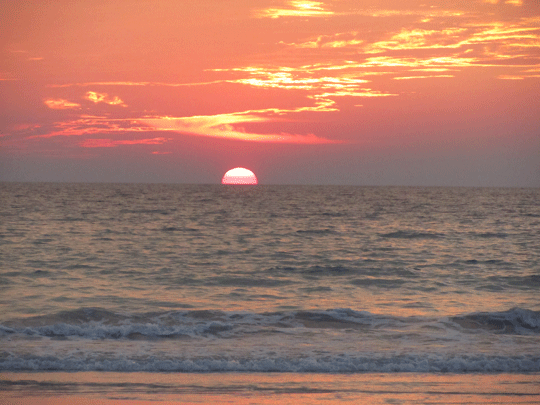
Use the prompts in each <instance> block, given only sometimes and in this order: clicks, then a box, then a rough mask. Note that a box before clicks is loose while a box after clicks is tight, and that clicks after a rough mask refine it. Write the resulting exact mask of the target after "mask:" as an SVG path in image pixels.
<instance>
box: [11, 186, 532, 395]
mask: <svg viewBox="0 0 540 405" xmlns="http://www.w3.org/2000/svg"><path fill="white" fill-rule="evenodd" d="M0 310H1V311H0V403H2V404H8V403H10V404H11V403H13V404H15V403H18V404H20V403H49V402H47V401H48V400H50V401H53V399H54V402H50V403H61V400H65V401H68V402H66V403H69V402H70V401H72V400H74V399H77V401H78V402H79V403H95V402H100V403H105V402H103V401H112V402H118V403H120V402H122V401H128V402H129V401H142V402H144V401H150V402H151V403H156V402H186V403H187V402H190V403H192V402H193V403H195V402H198V403H216V402H232V403H318V401H322V402H324V403H349V402H362V401H364V402H366V403H367V402H369V403H449V402H451V403H465V402H466V403H485V402H490V403H538V402H540V190H539V189H517V188H516V189H512V188H500V189H499V188H444V187H440V188H438V187H432V188H431V187H349V186H271V185H268V186H266V185H257V186H231V185H172V184H64V183H62V184H55V183H35V184H33V183H0ZM51 398H52V399H51ZM37 399H39V401H41V402H39V401H38V402H36V401H37ZM21 401H22V402H21ZM24 401H27V402H24ZM59 401H60V402H59ZM85 401H87V402H85ZM242 401H244V402H242ZM303 401H304V402H303ZM438 401H439V402H438ZM128 402H126V403H128ZM142 402H141V403H142ZM150 402H149V403H150ZM322 402H321V403H322Z"/></svg>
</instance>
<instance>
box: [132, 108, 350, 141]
mask: <svg viewBox="0 0 540 405" xmlns="http://www.w3.org/2000/svg"><path fill="white" fill-rule="evenodd" d="M268 121H269V120H268V119H267V118H264V117H261V116H258V115H255V114H253V113H232V114H217V115H208V116H193V117H150V118H143V119H139V120H137V122H138V123H140V124H141V125H146V126H148V127H150V128H151V129H152V130H154V131H173V132H178V133H183V134H189V135H198V136H207V137H214V138H221V139H233V140H240V141H250V142H269V143H291V144H327V143H341V142H340V141H335V140H330V139H326V138H321V137H317V136H315V135H313V134H308V135H301V134H287V133H279V134H260V133H253V132H249V131H246V130H245V129H244V128H243V127H242V126H241V125H244V124H248V123H264V122H268Z"/></svg>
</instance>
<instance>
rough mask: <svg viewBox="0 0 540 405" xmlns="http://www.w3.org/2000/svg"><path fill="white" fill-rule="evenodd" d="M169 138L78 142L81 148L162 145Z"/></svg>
mask: <svg viewBox="0 0 540 405" xmlns="http://www.w3.org/2000/svg"><path fill="white" fill-rule="evenodd" d="M169 140H170V138H162V137H159V138H149V139H134V140H126V139H122V140H114V139H86V140H84V141H82V142H80V143H79V145H80V146H82V147H83V148H115V147H117V146H124V145H163V144H164V143H166V142H168V141H169Z"/></svg>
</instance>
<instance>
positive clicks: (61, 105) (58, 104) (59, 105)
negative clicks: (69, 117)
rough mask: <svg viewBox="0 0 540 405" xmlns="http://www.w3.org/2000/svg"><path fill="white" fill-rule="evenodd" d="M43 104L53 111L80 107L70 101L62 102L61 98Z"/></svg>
mask: <svg viewBox="0 0 540 405" xmlns="http://www.w3.org/2000/svg"><path fill="white" fill-rule="evenodd" d="M43 102H44V103H45V105H46V106H47V107H49V108H52V109H53V110H68V109H74V108H80V107H81V105H80V104H78V103H74V102H72V101H68V100H64V99H61V98H60V99H49V100H44V101H43Z"/></svg>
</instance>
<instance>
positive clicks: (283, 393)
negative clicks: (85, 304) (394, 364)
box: [0, 372, 540, 405]
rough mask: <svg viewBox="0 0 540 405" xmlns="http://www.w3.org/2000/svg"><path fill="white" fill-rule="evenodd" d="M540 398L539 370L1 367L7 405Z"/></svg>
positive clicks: (1, 394) (2, 400)
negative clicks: (193, 371)
mask: <svg viewBox="0 0 540 405" xmlns="http://www.w3.org/2000/svg"><path fill="white" fill-rule="evenodd" d="M74 403H77V404H82V405H89V404H103V405H107V404H108V405H113V404H115V405H124V404H133V403H136V404H139V405H143V404H144V405H150V404H154V405H155V404H157V403H161V404H173V403H184V404H185V403H194V404H195V403H196V404H213V403H221V404H227V403H230V404H323V403H324V404H328V405H332V404H344V403H366V404H389V403H390V404H510V403H511V404H537V403H540V374H492V375H486V374H416V373H400V374H384V373H381V374H293V373H250V374H244V373H204V374H179V373H170V374H169V373H109V372H77V373H63V372H58V373H56V372H49V373H0V404H2V405H30V404H33V405H52V404H55V405H67V404H74Z"/></svg>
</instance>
